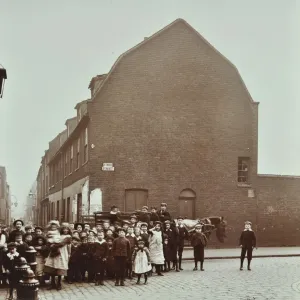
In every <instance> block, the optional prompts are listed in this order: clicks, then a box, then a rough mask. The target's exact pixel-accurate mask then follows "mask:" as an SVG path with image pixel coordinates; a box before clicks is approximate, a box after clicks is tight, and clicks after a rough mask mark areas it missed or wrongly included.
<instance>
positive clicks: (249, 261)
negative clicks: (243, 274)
mask: <svg viewBox="0 0 300 300" xmlns="http://www.w3.org/2000/svg"><path fill="white" fill-rule="evenodd" d="M250 263H251V260H249V259H248V271H251V268H250Z"/></svg>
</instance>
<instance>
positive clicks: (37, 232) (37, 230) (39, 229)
mask: <svg viewBox="0 0 300 300" xmlns="http://www.w3.org/2000/svg"><path fill="white" fill-rule="evenodd" d="M34 235H35V236H38V235H43V228H42V227H39V226H37V227H35V228H34Z"/></svg>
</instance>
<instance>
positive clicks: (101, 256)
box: [92, 232, 108, 285]
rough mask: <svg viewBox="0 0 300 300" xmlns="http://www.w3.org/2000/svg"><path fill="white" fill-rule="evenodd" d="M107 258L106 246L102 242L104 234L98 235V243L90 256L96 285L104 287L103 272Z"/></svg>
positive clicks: (104, 242)
mask: <svg viewBox="0 0 300 300" xmlns="http://www.w3.org/2000/svg"><path fill="white" fill-rule="evenodd" d="M107 256H108V244H107V242H106V241H105V240H104V232H99V233H98V241H96V243H95V248H94V251H93V254H92V261H93V265H94V267H95V274H96V285H104V282H103V281H104V271H105V264H106V260H107Z"/></svg>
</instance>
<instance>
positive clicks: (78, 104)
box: [74, 99, 91, 109]
mask: <svg viewBox="0 0 300 300" xmlns="http://www.w3.org/2000/svg"><path fill="white" fill-rule="evenodd" d="M90 101H91V99H86V100H82V101H80V102H78V103H76V105H75V107H74V109H78V107H79V106H81V105H82V104H85V103H88V102H90Z"/></svg>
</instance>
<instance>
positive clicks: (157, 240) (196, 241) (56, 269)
mask: <svg viewBox="0 0 300 300" xmlns="http://www.w3.org/2000/svg"><path fill="white" fill-rule="evenodd" d="M141 211H142V213H141V214H139V218H137V217H136V216H135V215H132V216H131V218H130V221H122V220H121V219H120V218H119V216H118V208H117V207H115V206H113V207H112V208H111V214H110V220H103V221H102V222H101V223H99V224H96V225H95V227H93V228H91V226H90V224H82V223H75V224H72V223H63V222H62V223H61V224H59V222H58V221H56V220H53V221H50V222H49V224H48V226H47V228H45V229H44V228H41V227H39V226H36V227H35V228H33V227H32V226H25V228H24V230H25V231H23V227H24V224H23V221H21V220H16V221H15V222H14V227H15V229H14V230H12V231H11V232H10V233H9V234H8V231H7V230H6V228H4V229H2V231H1V233H0V273H2V274H0V277H1V278H0V279H1V281H2V284H6V283H7V279H8V280H9V284H10V291H11V295H12V289H13V287H14V283H15V282H16V280H17V279H16V278H15V277H14V276H13V273H14V265H15V264H16V263H17V261H18V259H19V258H20V257H24V258H26V257H27V252H26V251H27V250H28V248H29V247H33V248H34V249H35V250H36V262H37V266H36V268H35V274H36V276H37V278H38V280H39V281H40V285H41V286H45V283H46V281H47V280H49V279H50V284H49V285H48V289H57V290H60V289H61V288H62V285H61V281H62V277H64V279H65V281H66V282H67V283H69V284H72V283H74V282H89V283H95V285H104V281H105V280H106V279H114V280H115V285H116V286H124V285H125V284H124V282H125V279H126V278H128V279H132V278H133V277H136V279H137V282H136V283H137V284H140V280H141V278H142V277H144V284H146V283H147V280H148V276H151V275H152V274H153V272H156V273H157V275H158V276H163V273H164V272H169V271H171V270H174V271H177V272H180V270H182V253H183V249H184V241H185V240H187V239H190V241H191V245H192V246H193V248H194V258H195V268H194V270H197V269H198V263H199V262H200V270H201V271H204V268H203V262H204V247H205V246H206V244H207V239H206V236H205V235H204V234H203V233H202V231H201V228H202V225H201V224H197V225H196V226H195V228H194V230H193V231H192V232H188V231H187V229H186V227H185V226H184V225H183V218H182V217H178V218H177V224H176V226H174V224H173V223H172V222H171V220H172V218H171V216H170V214H169V212H168V211H167V205H166V204H165V203H162V204H161V207H160V210H159V211H157V210H156V209H155V208H151V213H148V207H146V206H144V207H143V208H142V210H141ZM244 255H245V254H244ZM171 263H172V266H171Z"/></svg>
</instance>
